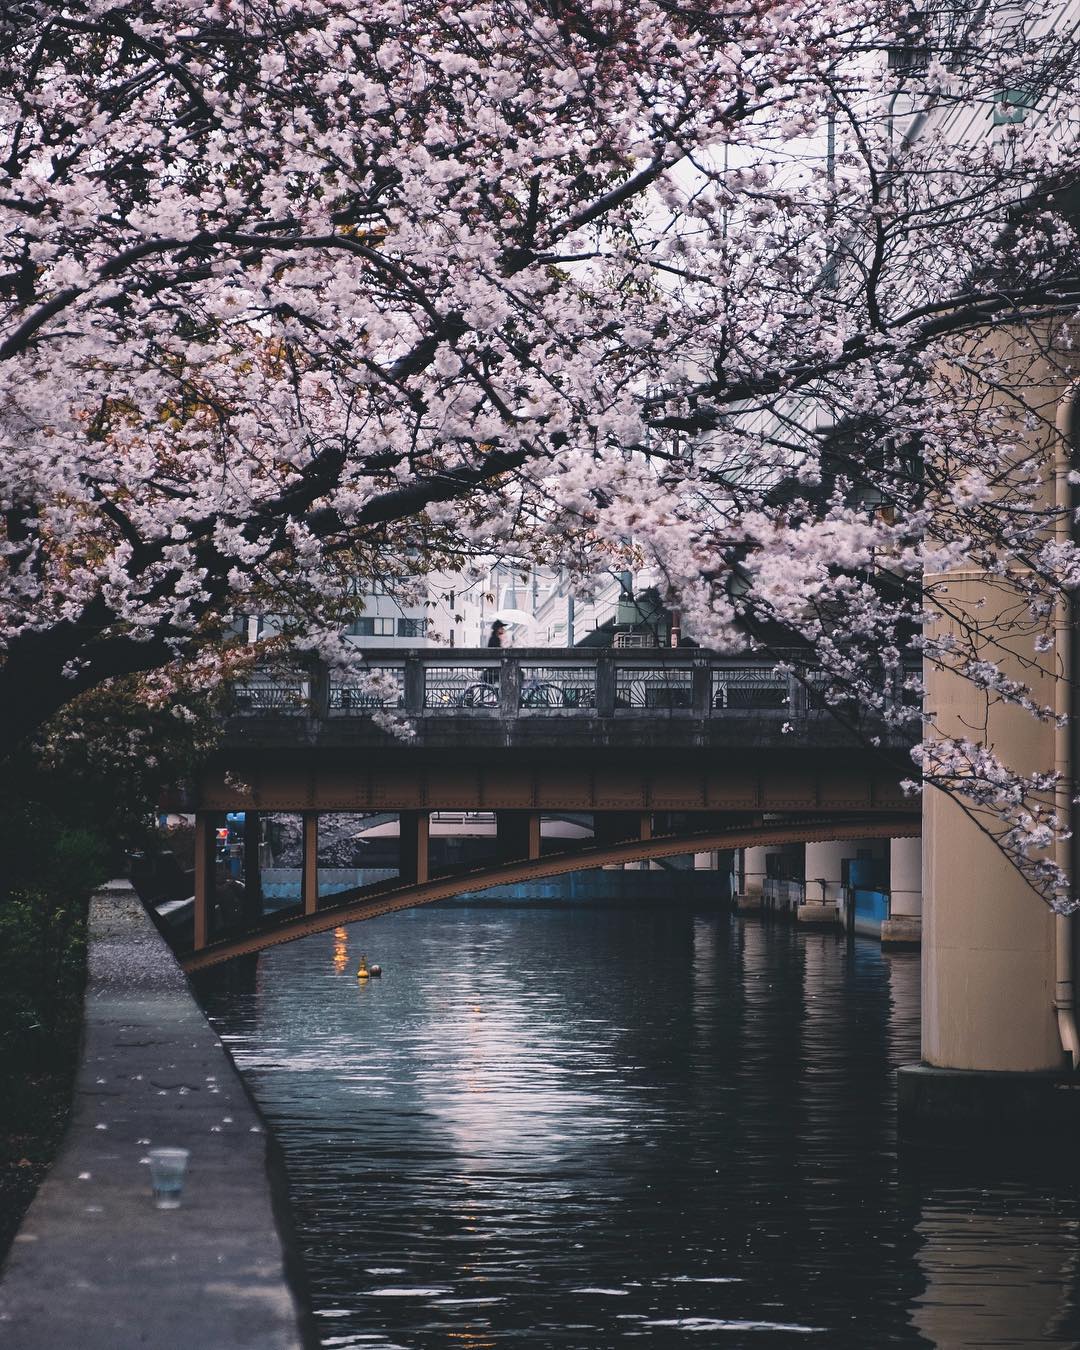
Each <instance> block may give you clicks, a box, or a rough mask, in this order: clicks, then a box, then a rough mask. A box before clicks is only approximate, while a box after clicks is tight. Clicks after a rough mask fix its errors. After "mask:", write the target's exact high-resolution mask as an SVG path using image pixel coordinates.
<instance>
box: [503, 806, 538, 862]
mask: <svg viewBox="0 0 1080 1350" xmlns="http://www.w3.org/2000/svg"><path fill="white" fill-rule="evenodd" d="M495 830H496V834H497V848H498V856H499V861H500V862H518V861H520V860H521V859H528V860H530V861H531V860H532V859H534V858H539V856H540V812H539V811H496V812H495Z"/></svg>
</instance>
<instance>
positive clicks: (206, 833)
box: [195, 811, 214, 952]
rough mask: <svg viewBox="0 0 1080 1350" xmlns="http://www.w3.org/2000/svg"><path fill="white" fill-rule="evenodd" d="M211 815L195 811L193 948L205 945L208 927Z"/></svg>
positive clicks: (212, 860)
mask: <svg viewBox="0 0 1080 1350" xmlns="http://www.w3.org/2000/svg"><path fill="white" fill-rule="evenodd" d="M211 820H212V816H211V814H210V812H209V811H196V812H195V950H196V951H197V952H198V951H202V949H203V948H204V947H205V946H206V943H207V938H208V934H209V929H210V922H209V920H210V891H211V886H210V869H211V867H213V865H214V849H213V839H212V835H211Z"/></svg>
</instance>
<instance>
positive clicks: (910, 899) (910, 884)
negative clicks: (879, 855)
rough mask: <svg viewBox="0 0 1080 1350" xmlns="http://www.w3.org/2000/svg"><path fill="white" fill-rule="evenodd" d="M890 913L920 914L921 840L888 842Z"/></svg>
mask: <svg viewBox="0 0 1080 1350" xmlns="http://www.w3.org/2000/svg"><path fill="white" fill-rule="evenodd" d="M889 890H890V892H891V896H892V898H891V900H890V903H889V908H890V911H891V913H892V915H893V917H894V918H898V917H899V916H900V915H921V914H922V840H921V839H919V838H915V839H890V840H889Z"/></svg>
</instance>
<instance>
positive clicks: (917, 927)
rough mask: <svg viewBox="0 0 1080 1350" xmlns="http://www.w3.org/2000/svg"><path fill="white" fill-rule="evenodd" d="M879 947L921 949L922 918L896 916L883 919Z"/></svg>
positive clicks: (917, 915) (909, 915)
mask: <svg viewBox="0 0 1080 1350" xmlns="http://www.w3.org/2000/svg"><path fill="white" fill-rule="evenodd" d="M881 945H882V946H883V947H921V946H922V916H921V915H919V914H897V915H896V916H895V917H894V918H892V919H883V920H882V924H881Z"/></svg>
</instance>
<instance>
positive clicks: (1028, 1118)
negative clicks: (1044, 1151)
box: [896, 1064, 1080, 1151]
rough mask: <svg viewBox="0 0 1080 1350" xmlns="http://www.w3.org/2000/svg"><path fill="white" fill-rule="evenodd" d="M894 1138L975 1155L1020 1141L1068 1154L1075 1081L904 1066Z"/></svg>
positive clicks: (1075, 1116) (1075, 1123) (1079, 1120)
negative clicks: (1059, 1147)
mask: <svg viewBox="0 0 1080 1350" xmlns="http://www.w3.org/2000/svg"><path fill="white" fill-rule="evenodd" d="M896 1089H897V1090H896V1107H897V1124H898V1127H899V1135H900V1139H901V1140H902V1141H903V1142H904V1143H907V1144H914V1145H916V1146H921V1147H924V1148H959V1149H964V1150H975V1151H977V1150H978V1149H979V1148H980V1147H988V1148H991V1149H995V1148H1000V1147H1001V1146H1006V1147H1011V1146H1015V1145H1017V1144H1018V1143H1021V1142H1025V1143H1026V1142H1029V1141H1035V1142H1037V1143H1040V1144H1046V1145H1055V1144H1062V1145H1064V1146H1067V1147H1069V1148H1070V1149H1074V1148H1075V1141H1076V1139H1077V1138H1078V1137H1080V1075H1076V1074H1070V1073H1065V1072H1064V1071H1062V1072H1061V1073H995V1072H980V1071H978V1070H973V1069H937V1068H934V1067H933V1066H931V1065H929V1064H905V1065H903V1066H902V1067H901V1068H899V1069H897V1071H896Z"/></svg>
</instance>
